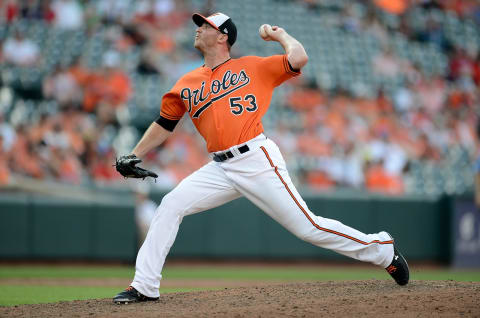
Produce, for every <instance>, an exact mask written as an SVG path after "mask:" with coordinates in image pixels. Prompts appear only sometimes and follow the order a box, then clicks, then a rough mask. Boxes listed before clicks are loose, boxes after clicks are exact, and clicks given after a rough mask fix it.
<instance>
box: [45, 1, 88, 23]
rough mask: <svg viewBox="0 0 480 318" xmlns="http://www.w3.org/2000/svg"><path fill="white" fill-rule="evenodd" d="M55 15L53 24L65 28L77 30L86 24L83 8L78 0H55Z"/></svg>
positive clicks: (53, 7) (53, 6)
mask: <svg viewBox="0 0 480 318" xmlns="http://www.w3.org/2000/svg"><path fill="white" fill-rule="evenodd" d="M52 9H53V12H54V15H55V20H54V22H53V25H54V26H55V27H57V28H59V29H63V30H76V29H80V28H81V27H83V25H84V18H83V10H82V7H81V6H80V4H79V3H78V2H77V1H76V0H55V1H54V2H53V3H52Z"/></svg>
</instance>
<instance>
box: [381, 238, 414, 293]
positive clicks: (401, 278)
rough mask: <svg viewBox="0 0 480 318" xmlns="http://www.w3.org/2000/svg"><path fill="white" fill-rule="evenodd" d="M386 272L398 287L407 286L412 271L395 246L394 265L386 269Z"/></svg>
mask: <svg viewBox="0 0 480 318" xmlns="http://www.w3.org/2000/svg"><path fill="white" fill-rule="evenodd" d="M385 269H386V271H387V272H388V273H389V274H390V276H392V277H393V279H394V280H395V281H396V282H397V284H398V285H401V286H403V285H407V284H408V280H409V278H410V271H409V269H408V264H407V261H406V260H405V258H404V257H403V255H402V254H400V252H399V251H398V250H397V248H396V247H395V245H394V246H393V260H392V263H391V264H390V265H389V266H388V267H387V268H385Z"/></svg>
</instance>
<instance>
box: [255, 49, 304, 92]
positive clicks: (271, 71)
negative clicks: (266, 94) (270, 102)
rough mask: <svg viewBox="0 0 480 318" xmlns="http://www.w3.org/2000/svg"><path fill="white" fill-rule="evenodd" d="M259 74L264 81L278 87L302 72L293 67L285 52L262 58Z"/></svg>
mask: <svg viewBox="0 0 480 318" xmlns="http://www.w3.org/2000/svg"><path fill="white" fill-rule="evenodd" d="M258 74H260V76H261V77H262V80H263V81H267V82H270V83H271V84H272V85H273V86H274V87H276V86H278V85H280V84H282V83H283V82H285V81H286V80H288V79H290V78H292V77H295V76H297V75H299V74H301V72H300V71H295V70H293V69H292V68H291V66H290V64H289V63H288V57H287V55H286V54H284V55H273V56H269V57H263V58H260V61H259V72H258Z"/></svg>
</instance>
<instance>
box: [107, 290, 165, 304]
mask: <svg viewBox="0 0 480 318" xmlns="http://www.w3.org/2000/svg"><path fill="white" fill-rule="evenodd" d="M149 300H158V297H148V296H145V295H143V294H141V293H140V292H138V290H136V289H135V288H133V287H132V286H129V287H128V288H127V289H125V290H124V291H122V292H121V293H119V294H117V296H115V297H114V298H113V302H114V303H116V304H130V303H138V302H141V301H149Z"/></svg>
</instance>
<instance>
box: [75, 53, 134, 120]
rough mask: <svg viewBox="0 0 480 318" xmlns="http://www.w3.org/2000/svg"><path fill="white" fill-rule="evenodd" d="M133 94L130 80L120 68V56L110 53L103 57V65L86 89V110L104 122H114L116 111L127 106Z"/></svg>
mask: <svg viewBox="0 0 480 318" xmlns="http://www.w3.org/2000/svg"><path fill="white" fill-rule="evenodd" d="M130 94H131V87H130V79H129V78H128V76H127V74H125V72H124V71H123V70H122V69H121V68H120V56H119V54H118V53H117V52H114V51H109V52H107V53H105V55H104V56H103V65H102V68H101V70H100V71H99V72H97V73H96V74H94V75H93V76H92V77H91V78H90V81H89V83H88V85H87V87H86V90H85V95H84V109H85V110H86V111H88V112H94V111H95V112H97V114H98V115H99V116H100V120H102V121H103V122H112V121H114V117H115V110H116V109H117V108H120V107H122V106H124V105H125V103H126V102H127V100H128V98H129V97H130Z"/></svg>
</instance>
